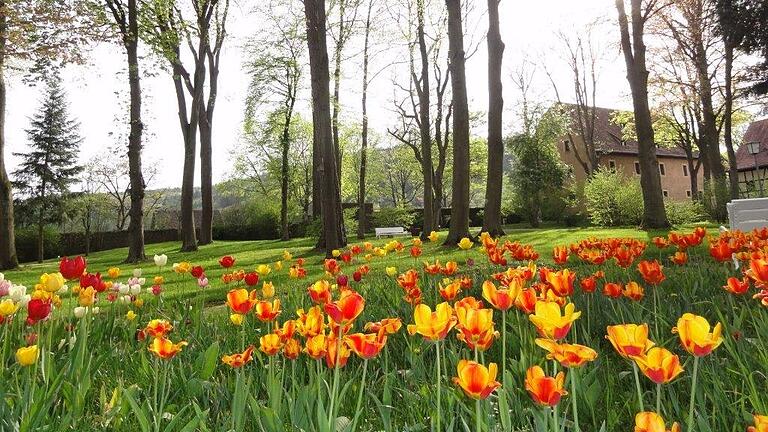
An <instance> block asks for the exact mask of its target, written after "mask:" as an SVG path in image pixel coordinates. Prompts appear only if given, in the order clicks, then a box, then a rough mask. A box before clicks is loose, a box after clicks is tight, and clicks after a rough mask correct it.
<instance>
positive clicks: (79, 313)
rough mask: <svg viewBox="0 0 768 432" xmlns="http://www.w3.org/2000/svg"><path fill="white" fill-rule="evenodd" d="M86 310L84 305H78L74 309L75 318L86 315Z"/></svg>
mask: <svg viewBox="0 0 768 432" xmlns="http://www.w3.org/2000/svg"><path fill="white" fill-rule="evenodd" d="M85 312H86V310H85V308H84V307H82V306H78V307H76V308H75V310H74V314H75V318H78V319H79V318H82V317H84V316H85Z"/></svg>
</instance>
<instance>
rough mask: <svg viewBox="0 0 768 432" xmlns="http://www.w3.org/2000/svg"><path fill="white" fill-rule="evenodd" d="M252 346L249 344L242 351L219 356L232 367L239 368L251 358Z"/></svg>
mask: <svg viewBox="0 0 768 432" xmlns="http://www.w3.org/2000/svg"><path fill="white" fill-rule="evenodd" d="M253 350H254V346H253V345H251V346H249V347H248V348H246V349H245V351H243V352H242V353H235V354H229V355H224V356H222V357H221V362H222V363H224V364H226V365H229V366H230V367H232V368H239V367H243V366H245V365H246V364H247V363H248V362H250V361H251V360H253Z"/></svg>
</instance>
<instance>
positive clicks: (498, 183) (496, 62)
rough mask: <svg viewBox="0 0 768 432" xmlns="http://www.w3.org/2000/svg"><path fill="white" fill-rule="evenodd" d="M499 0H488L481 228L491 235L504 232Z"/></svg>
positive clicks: (501, 47)
mask: <svg viewBox="0 0 768 432" xmlns="http://www.w3.org/2000/svg"><path fill="white" fill-rule="evenodd" d="M499 3H500V0H488V38H487V41H488V178H487V179H486V185H485V211H484V213H483V229H482V231H484V232H487V233H489V234H490V235H492V236H493V237H498V236H501V235H504V230H503V229H502V228H501V189H502V186H503V182H502V179H503V175H504V172H503V171H504V143H503V141H502V136H501V133H502V132H501V130H502V115H503V112H504V98H503V96H502V89H503V88H502V84H501V64H502V59H503V56H504V42H503V41H502V40H501V33H500V32H499Z"/></svg>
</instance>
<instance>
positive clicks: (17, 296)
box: [8, 285, 27, 303]
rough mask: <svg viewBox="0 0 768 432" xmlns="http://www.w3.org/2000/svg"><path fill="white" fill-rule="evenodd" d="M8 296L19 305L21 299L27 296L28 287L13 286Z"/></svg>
mask: <svg viewBox="0 0 768 432" xmlns="http://www.w3.org/2000/svg"><path fill="white" fill-rule="evenodd" d="M8 295H9V296H10V297H11V299H12V300H13V301H15V302H16V303H19V302H20V301H21V299H22V298H23V297H24V296H25V295H27V287H25V286H24V285H13V286H12V287H10V288H9V289H8Z"/></svg>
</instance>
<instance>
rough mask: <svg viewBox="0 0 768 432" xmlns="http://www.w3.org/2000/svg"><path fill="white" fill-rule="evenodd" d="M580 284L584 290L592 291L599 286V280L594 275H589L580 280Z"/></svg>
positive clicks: (586, 291)
mask: <svg viewBox="0 0 768 432" xmlns="http://www.w3.org/2000/svg"><path fill="white" fill-rule="evenodd" d="M579 286H580V287H581V291H582V292H585V293H592V292H595V289H596V288H597V280H596V279H595V277H594V276H587V277H585V278H583V279H581V280H580V281H579Z"/></svg>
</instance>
